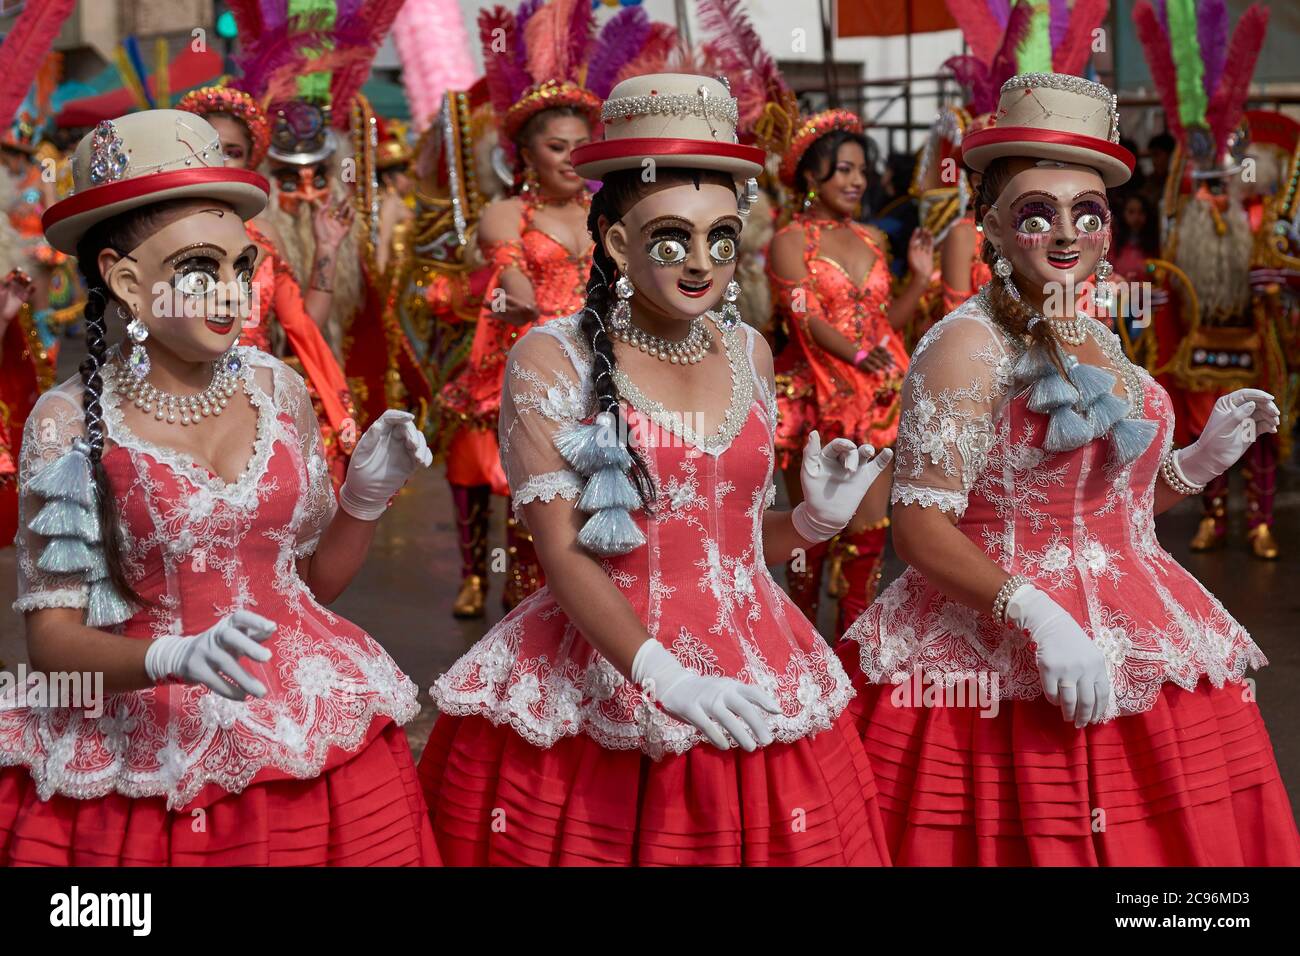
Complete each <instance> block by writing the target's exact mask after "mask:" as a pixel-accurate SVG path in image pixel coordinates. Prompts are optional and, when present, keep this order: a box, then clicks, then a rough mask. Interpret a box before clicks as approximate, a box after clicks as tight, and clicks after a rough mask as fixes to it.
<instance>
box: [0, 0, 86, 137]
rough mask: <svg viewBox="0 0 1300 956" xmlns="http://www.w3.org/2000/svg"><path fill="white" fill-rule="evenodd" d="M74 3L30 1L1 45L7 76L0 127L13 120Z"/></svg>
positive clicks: (0, 97) (0, 84) (0, 85)
mask: <svg viewBox="0 0 1300 956" xmlns="http://www.w3.org/2000/svg"><path fill="white" fill-rule="evenodd" d="M74 6H75V3H74V0H44V2H41V3H28V4H27V5H26V6H25V7H23V10H22V13H20V14H18V19H17V20H15V21H14V25H13V29H11V30H10V31H9V35H8V36H6V37H5V42H4V46H3V47H0V63H3V64H4V77H3V79H2V80H0V128H3V129H8V128H9V124H10V123H12V122H13V119H14V114H15V113H16V112H17V111H18V107H19V106H20V105H22V102H23V100H24V99H25V98H26V96H27V91H28V90H29V89H31V85H32V83H33V82H34V81H35V79H36V74H37V72H38V71H39V70H40V68H41V64H42V63H43V62H45V56H46V54H48V53H49V52H50V47H51V46H53V45H54V38H55V37H57V36H58V35H59V30H61V29H62V28H63V21H64V20H66V19H68V17H69V16H70V15H71V13H72V8H73V7H74Z"/></svg>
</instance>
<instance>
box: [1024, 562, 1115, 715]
mask: <svg viewBox="0 0 1300 956" xmlns="http://www.w3.org/2000/svg"><path fill="white" fill-rule="evenodd" d="M1007 620H1008V621H1010V622H1011V623H1013V624H1015V625H1016V626H1017V627H1022V628H1024V629H1025V630H1027V631H1028V632H1029V636H1030V637H1031V638H1032V639H1033V641H1034V643H1035V644H1037V645H1038V676H1039V677H1040V678H1041V679H1042V682H1043V696H1045V697H1046V698H1047V699H1048V700H1049V701H1051V702H1052V703H1053V704H1055V705H1057V706H1059V707H1060V708H1061V716H1062V717H1064V718H1065V719H1066V720H1072V721H1074V726H1076V727H1084V726H1086V725H1088V724H1091V723H1095V722H1097V721H1100V720H1101V719H1102V717H1103V716H1105V714H1106V713H1107V712H1108V711H1109V710H1110V702H1111V686H1110V673H1109V672H1108V671H1107V670H1106V657H1105V655H1104V654H1102V652H1101V648H1099V647H1098V646H1097V645H1096V644H1094V643H1093V642H1092V640H1091V639H1090V638H1089V637H1088V635H1087V634H1085V633H1083V628H1081V627H1079V625H1078V624H1077V623H1076V622H1075V620H1074V618H1072V617H1071V616H1070V614H1069V612H1068V611H1066V610H1065V608H1063V607H1061V605H1059V604H1057V603H1056V602H1055V601H1053V600H1052V599H1051V598H1050V597H1048V596H1047V595H1046V594H1044V593H1043V592H1042V591H1040V590H1038V588H1036V587H1034V586H1033V585H1032V584H1022V585H1021V586H1020V587H1018V588H1017V589H1016V591H1015V593H1014V594H1012V595H1011V599H1010V600H1009V601H1007Z"/></svg>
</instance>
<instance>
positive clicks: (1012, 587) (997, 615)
mask: <svg viewBox="0 0 1300 956" xmlns="http://www.w3.org/2000/svg"><path fill="white" fill-rule="evenodd" d="M1028 583H1029V579H1028V578H1027V577H1025V576H1024V575H1023V574H1013V575H1011V577H1009V578H1007V580H1006V582H1005V583H1004V584H1003V585H1002V587H1000V588H998V596H997V597H995V598H994V599H993V619H994V620H995V621H997V622H998V623H999V624H1005V623H1007V604H1008V603H1009V602H1010V601H1011V595H1013V594H1015V593H1016V592H1017V591H1019V590H1020V586H1021V585H1022V584H1028Z"/></svg>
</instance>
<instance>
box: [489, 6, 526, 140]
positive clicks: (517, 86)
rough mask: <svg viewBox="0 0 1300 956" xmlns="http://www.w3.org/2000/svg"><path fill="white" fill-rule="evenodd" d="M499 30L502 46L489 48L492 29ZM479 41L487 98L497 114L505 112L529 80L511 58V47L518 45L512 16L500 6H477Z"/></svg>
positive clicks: (520, 39)
mask: <svg viewBox="0 0 1300 956" xmlns="http://www.w3.org/2000/svg"><path fill="white" fill-rule="evenodd" d="M498 30H500V31H501V39H502V40H503V41H504V43H505V49H504V50H503V51H501V52H495V51H494V50H493V43H494V42H495V41H496V36H495V34H496V31H498ZM478 33H479V41H480V42H481V43H482V44H483V67H484V71H485V72H486V77H485V79H486V80H487V87H488V98H489V99H490V100H491V101H492V108H493V109H494V110H496V114H497V116H505V115H506V110H508V109H510V107H511V106H513V105H514V104H515V103H516V102H517V101H518V99H519V96H520V94H521V93H523V91H524V90H526V89H528V87H529V85H530V84H531V83H532V80H531V79H530V78H529V76H528V73H527V72H526V71H525V70H524V68H523V67H522V66H520V65H519V63H518V62H516V60H515V48H516V46H517V45H521V42H522V38H521V37H520V36H519V35H518V32H517V30H516V24H515V16H514V14H513V13H511V12H510V11H509V10H507V9H506V8H505V7H502V6H496V7H490V8H488V9H486V10H480V11H479V15H478Z"/></svg>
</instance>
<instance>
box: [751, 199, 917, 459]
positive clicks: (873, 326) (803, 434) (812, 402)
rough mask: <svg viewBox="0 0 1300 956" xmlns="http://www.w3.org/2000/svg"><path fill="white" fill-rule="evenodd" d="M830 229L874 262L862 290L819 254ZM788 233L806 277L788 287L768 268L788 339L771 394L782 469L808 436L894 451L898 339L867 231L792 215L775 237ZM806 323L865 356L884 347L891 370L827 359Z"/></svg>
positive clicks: (885, 276)
mask: <svg viewBox="0 0 1300 956" xmlns="http://www.w3.org/2000/svg"><path fill="white" fill-rule="evenodd" d="M836 227H839V228H848V229H851V230H852V231H853V233H854V234H855V235H856V236H858V238H860V239H861V240H862V241H863V242H864V243H866V245H867V247H868V248H869V249H870V250H871V252H872V254H873V255H874V257H875V258H874V260H873V262H872V264H871V269H870V271H868V272H867V275H866V277H865V279H863V281H862V282H861V283H855V282H854V280H853V278H852V277H851V276H849V274H848V273H847V272H845V271H844V268H843V267H842V266H841V265H840V264H839V263H838V262H836V261H834V260H833V259H830V258H827V257H826V256H824V255H822V254H821V237H822V231H823V230H825V229H831V228H836ZM791 229H798V230H802V232H803V236H804V267H805V268H806V269H807V270H808V275H807V277H806V278H804V279H803V280H802V281H801V282H791V281H789V280H788V279H783V278H782V277H780V276H778V275H776V274H775V273H774V272H773V271H772V270H771V267H770V266H769V267H768V280H769V282H770V284H771V287H772V303H773V307H774V308H775V309H776V310H777V311H778V312H779V313H780V314H781V316H782V317H783V318H784V320H785V323H786V327H787V328H788V329H789V330H790V336H791V337H790V342H789V344H788V345H787V346H786V348H785V349H784V350H783V352H782V356H781V359H780V360H779V363H778V365H779V367H780V368H781V369H782V370H783V371H784V373H785V376H786V379H785V381H786V382H787V383H788V384H787V385H786V387H785V388H784V389H783V390H782V391H780V392H778V393H777V402H778V407H779V408H780V413H781V414H780V417H781V424H780V426H779V427H778V433H777V449H778V452H779V453H780V455H781V457H782V466H783V467H784V464H785V462H786V461H788V460H789V457H790V456H796V457H797V456H798V455H799V454H800V453H802V451H803V446H804V442H805V441H806V440H807V437H808V432H810V431H812V430H813V429H814V428H816V429H817V430H818V432H819V433H820V434H821V439H822V442H823V444H824V443H826V442H828V441H830V440H831V439H832V438H840V437H844V438H850V439H852V440H854V441H856V442H859V443H861V442H870V443H871V444H873V445H875V446H876V447H877V448H883V447H885V446H887V445H891V444H893V442H894V436H895V435H896V434H897V432H898V390H899V387H900V386H901V384H902V381H903V374H904V373H905V372H906V371H907V350H906V349H905V348H904V344H903V336H902V334H901V333H899V332H896V331H895V330H894V329H892V328H891V327H890V325H889V320H888V317H887V316H886V312H887V311H888V309H889V303H890V298H891V291H890V287H891V278H890V274H889V263H888V262H887V260H886V258H885V255H884V253H883V252H882V251H881V249H880V247H879V246H877V245H876V242H875V240H874V239H872V238H871V234H870V233H869V232H868V231H867V228H866V227H865V226H863V225H862V224H861V223H858V222H854V221H852V220H847V219H846V220H838V219H837V220H829V219H813V218H810V217H807V216H800V215H796V216H795V217H794V219H793V220H792V221H791V222H790V223H789V224H788V225H787V226H785V227H784V228H783V229H781V230H780V231H779V232H778V233H777V234H778V235H780V233H782V232H785V231H787V230H791ZM812 319H819V320H821V321H822V322H825V323H826V324H827V325H829V326H831V327H832V328H833V329H835V330H836V331H837V332H839V333H841V334H842V335H844V336H845V337H846V338H848V340H849V341H851V342H855V343H857V344H858V345H859V347H860V348H864V349H867V350H868V351H869V350H871V349H873V348H875V347H876V346H877V345H880V344H881V343H882V342H883V343H884V344H885V348H887V349H888V350H889V352H890V354H892V355H893V357H894V366H893V367H892V368H891V369H889V370H887V371H885V372H875V373H872V372H863V371H860V370H858V369H856V368H854V367H853V366H852V365H850V364H849V363H848V362H845V361H843V360H841V359H839V358H837V357H835V356H833V355H831V354H830V353H828V352H826V351H825V350H824V349H823V348H822V347H821V346H820V345H818V344H817V343H816V342H815V341H814V340H813V338H812V333H811V331H810V329H809V322H810V320H812ZM787 353H788V354H787Z"/></svg>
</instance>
